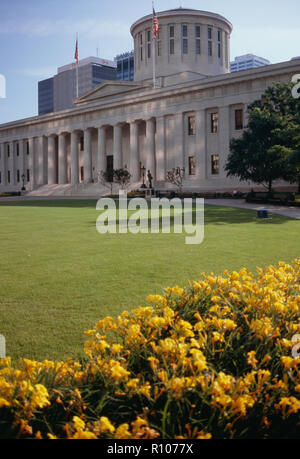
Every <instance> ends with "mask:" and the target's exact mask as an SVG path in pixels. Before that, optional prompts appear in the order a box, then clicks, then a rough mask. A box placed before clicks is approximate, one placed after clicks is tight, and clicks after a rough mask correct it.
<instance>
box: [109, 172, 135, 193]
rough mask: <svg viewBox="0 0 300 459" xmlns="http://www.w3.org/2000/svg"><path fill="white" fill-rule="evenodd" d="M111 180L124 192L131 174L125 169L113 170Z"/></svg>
mask: <svg viewBox="0 0 300 459" xmlns="http://www.w3.org/2000/svg"><path fill="white" fill-rule="evenodd" d="M113 180H114V182H115V183H117V184H118V185H120V186H121V188H122V190H124V189H125V188H127V187H128V186H129V184H130V180H131V174H130V173H129V172H128V170H127V169H117V170H114V175H113Z"/></svg>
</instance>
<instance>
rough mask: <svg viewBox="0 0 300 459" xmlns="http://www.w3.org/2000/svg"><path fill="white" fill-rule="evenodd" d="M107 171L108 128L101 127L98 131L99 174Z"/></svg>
mask: <svg viewBox="0 0 300 459" xmlns="http://www.w3.org/2000/svg"><path fill="white" fill-rule="evenodd" d="M101 171H103V172H105V171H106V127H105V126H101V127H99V129H98V158H97V172H101Z"/></svg>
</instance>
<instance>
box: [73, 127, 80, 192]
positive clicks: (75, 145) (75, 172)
mask: <svg viewBox="0 0 300 459" xmlns="http://www.w3.org/2000/svg"><path fill="white" fill-rule="evenodd" d="M78 183H79V157H78V132H77V131H73V132H72V133H71V185H78Z"/></svg>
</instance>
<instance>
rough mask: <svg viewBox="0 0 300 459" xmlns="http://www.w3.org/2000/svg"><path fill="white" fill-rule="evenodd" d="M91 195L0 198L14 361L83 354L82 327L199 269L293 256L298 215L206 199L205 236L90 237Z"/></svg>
mask: <svg viewBox="0 0 300 459" xmlns="http://www.w3.org/2000/svg"><path fill="white" fill-rule="evenodd" d="M98 215H99V211H96V201H79V200H78V201H73V200H68V201H32V202H29V201H27V202H2V203H1V202H0V268H1V280H0V333H1V334H3V335H4V336H5V338H6V342H7V354H8V355H10V356H12V357H13V358H14V359H16V358H18V357H26V358H33V359H38V360H41V359H55V360H57V359H66V358H69V357H73V358H79V357H80V356H82V348H83V344H84V342H85V340H86V337H85V335H84V331H86V330H88V329H90V328H91V327H93V325H94V324H95V323H96V322H97V321H98V320H99V319H101V318H103V317H105V316H107V315H110V316H116V315H117V314H118V313H120V312H121V311H122V310H124V309H132V308H134V307H137V306H138V305H140V304H145V301H146V300H145V299H146V297H147V295H148V294H155V293H160V292H161V291H162V289H163V288H164V287H167V286H171V285H172V286H173V285H185V284H186V283H187V281H188V280H194V279H198V278H200V276H201V272H206V273H207V272H211V271H213V272H215V273H220V274H221V273H222V272H223V270H224V269H228V270H239V269H240V268H242V267H244V266H246V267H247V268H249V269H251V270H255V269H256V267H257V266H261V267H264V266H266V265H268V264H273V263H277V262H278V261H279V260H284V261H286V262H290V261H291V260H292V259H294V258H297V257H299V256H300V242H299V221H295V220H291V219H289V218H286V217H282V216H279V215H272V220H268V221H264V222H259V221H257V220H256V219H255V217H256V213H255V212H253V211H249V210H244V209H234V208H230V207H217V206H206V209H205V239H204V242H203V243H202V244H201V245H199V246H195V245H192V246H188V245H185V243H184V235H180V234H176V235H174V234H170V235H164V234H159V235H151V234H149V235H147V234H146V235H141V234H139V235H132V234H125V235H109V234H107V235H99V234H98V233H97V231H96V225H95V222H96V219H97V217H98Z"/></svg>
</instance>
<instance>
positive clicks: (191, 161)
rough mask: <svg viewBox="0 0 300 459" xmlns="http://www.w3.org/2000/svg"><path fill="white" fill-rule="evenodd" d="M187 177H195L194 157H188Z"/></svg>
mask: <svg viewBox="0 0 300 459" xmlns="http://www.w3.org/2000/svg"><path fill="white" fill-rule="evenodd" d="M189 175H196V159H195V156H190V157H189Z"/></svg>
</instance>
